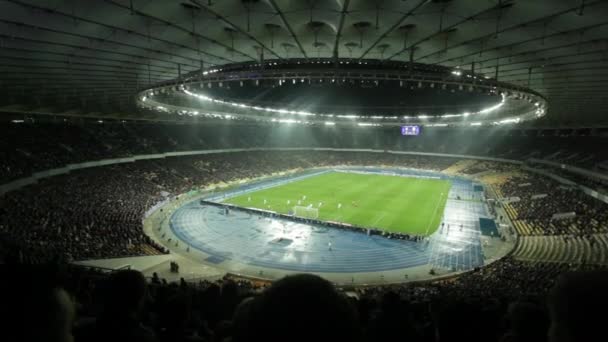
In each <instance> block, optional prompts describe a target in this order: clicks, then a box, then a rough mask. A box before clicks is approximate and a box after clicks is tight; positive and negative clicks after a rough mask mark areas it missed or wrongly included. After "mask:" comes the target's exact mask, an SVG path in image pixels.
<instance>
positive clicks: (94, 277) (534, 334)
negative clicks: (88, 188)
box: [1, 258, 608, 342]
mask: <svg viewBox="0 0 608 342" xmlns="http://www.w3.org/2000/svg"><path fill="white" fill-rule="evenodd" d="M575 270H576V271H577V272H576V273H570V271H575ZM3 275H4V276H5V278H3V279H7V280H8V281H3V282H2V285H1V286H2V287H3V289H2V290H3V292H2V293H5V294H10V295H11V296H13V298H14V299H17V300H16V301H15V302H5V303H4V305H3V306H2V310H5V313H9V314H8V315H4V317H5V323H8V324H7V325H6V327H5V328H4V329H3V331H2V336H3V337H4V338H7V339H6V340H8V341H40V340H45V341H72V339H73V341H75V342H79V341H108V340H119V341H127V340H128V341H190V342H194V341H201V342H203V341H233V342H239V341H286V340H289V341H362V342H363V341H414V342H416V341H420V342H423V341H487V342H491V341H497V342H498V341H550V342H562V341H563V342H568V341H587V340H597V337H599V336H603V335H604V334H605V332H604V331H603V324H602V323H603V322H602V319H603V318H602V317H603V316H602V315H601V312H603V310H604V309H605V307H606V305H608V296H607V295H606V291H605V288H606V286H608V278H607V277H608V274H607V271H606V270H605V269H604V270H602V269H599V268H598V267H596V266H585V265H583V266H577V267H576V268H573V267H571V266H569V265H565V264H533V263H528V262H522V261H517V260H514V259H511V258H505V259H502V260H500V261H497V262H495V263H494V264H492V265H490V266H487V267H484V268H480V269H476V270H474V271H471V272H470V273H467V274H464V275H461V276H459V277H457V278H453V279H448V280H442V281H436V282H430V283H411V284H401V285H396V284H395V285H385V286H367V287H359V288H352V287H348V288H336V287H334V286H333V285H332V284H330V283H329V282H327V281H325V280H323V279H322V278H319V277H317V276H314V275H294V276H288V277H286V278H283V279H281V280H278V281H276V282H274V283H272V284H271V283H266V282H260V281H249V280H245V279H239V278H234V277H230V276H227V277H225V278H223V279H221V280H218V281H213V282H211V281H197V282H186V281H184V280H183V279H182V280H181V281H179V282H177V283H168V282H167V281H166V280H164V279H160V278H159V277H158V276H157V275H156V274H154V275H153V277H152V278H151V279H148V280H146V279H145V278H144V277H143V275H142V274H141V273H139V272H137V271H133V270H122V271H115V272H112V273H109V274H108V273H104V272H101V271H96V270H91V269H85V268H79V267H73V266H71V267H68V266H65V265H59V266H57V265H56V266H53V267H49V266H44V267H41V266H39V267H31V266H24V265H20V266H18V267H16V268H14V269H12V268H11V269H8V270H7V269H5V270H3ZM32 312H35V314H32ZM594 334H596V335H594ZM597 334H599V335H597ZM600 340H601V338H600Z"/></svg>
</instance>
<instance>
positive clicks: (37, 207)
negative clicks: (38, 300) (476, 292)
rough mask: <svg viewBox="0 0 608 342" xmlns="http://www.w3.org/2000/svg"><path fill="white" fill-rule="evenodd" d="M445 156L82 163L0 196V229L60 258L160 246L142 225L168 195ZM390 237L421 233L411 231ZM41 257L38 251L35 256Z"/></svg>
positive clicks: (432, 163)
mask: <svg viewBox="0 0 608 342" xmlns="http://www.w3.org/2000/svg"><path fill="white" fill-rule="evenodd" d="M451 162H453V160H452V159H450V158H431V157H416V156H411V155H392V154H386V153H361V152H347V153H342V152H327V151H320V152H311V151H284V152H277V151H274V152H264V151H259V152H237V153H223V154H208V155H194V156H182V157H171V158H163V159H161V160H156V159H153V160H142V161H137V162H132V163H123V164H115V165H109V166H103V167H95V168H87V169H82V170H78V171H74V172H71V173H69V174H64V175H59V176H54V177H50V178H46V179H42V180H40V181H39V182H38V183H35V184H31V185H28V186H25V187H23V188H21V189H19V190H15V191H11V192H8V193H6V194H5V195H3V196H0V234H4V235H5V236H7V237H8V238H11V239H13V240H14V241H19V242H21V244H22V245H23V246H24V247H23V248H27V250H28V251H30V252H28V253H26V254H27V255H28V256H31V255H33V254H32V252H31V249H38V250H41V251H43V252H44V253H45V254H48V255H49V256H50V255H55V254H61V257H62V258H63V259H68V260H70V259H73V260H82V259H97V258H108V257H126V256H135V255H152V254H159V253H165V252H166V251H165V249H164V248H162V247H161V246H159V245H157V244H156V243H154V242H153V241H152V240H151V239H149V238H148V236H147V235H145V234H144V232H143V229H142V219H143V216H144V213H145V211H146V210H147V209H148V208H150V207H152V206H153V205H154V204H156V203H158V202H160V201H161V200H163V199H164V198H166V197H168V196H175V195H179V194H181V193H185V192H188V191H190V190H192V189H199V188H202V187H206V186H211V185H222V184H226V183H227V182H231V181H235V180H240V179H247V178H255V177H260V176H263V175H268V174H271V173H273V172H278V171H286V170H293V169H302V168H309V167H311V166H331V165H363V166H366V165H367V166H370V165H374V166H376V165H391V166H399V167H413V168H424V169H433V170H440V169H442V168H444V167H446V165H449V164H450V163H451ZM390 237H391V238H408V239H418V237H410V236H405V235H403V236H401V235H400V236H397V235H395V236H390ZM40 257H42V256H40Z"/></svg>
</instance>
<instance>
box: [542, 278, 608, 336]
mask: <svg viewBox="0 0 608 342" xmlns="http://www.w3.org/2000/svg"><path fill="white" fill-rule="evenodd" d="M607 289H608V272H607V271H592V272H577V273H569V274H566V275H564V276H562V277H561V278H560V279H559V281H558V282H557V284H556V285H555V286H554V287H553V289H552V290H551V294H550V296H549V303H548V304H549V316H550V318H551V327H550V329H549V341H550V342H570V341H598V340H605V339H606V326H605V325H606V320H605V315H604V314H603V312H604V311H605V310H606V308H607V307H608V291H607ZM602 336H603V337H602Z"/></svg>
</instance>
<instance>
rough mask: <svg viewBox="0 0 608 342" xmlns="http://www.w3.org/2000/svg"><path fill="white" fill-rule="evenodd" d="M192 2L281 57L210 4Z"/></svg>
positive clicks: (195, 0)
mask: <svg viewBox="0 0 608 342" xmlns="http://www.w3.org/2000/svg"><path fill="white" fill-rule="evenodd" d="M190 2H192V3H193V4H195V5H196V6H199V7H200V8H202V9H204V10H205V11H207V12H209V13H210V14H212V15H213V16H215V17H216V18H218V19H219V20H221V21H223V22H224V23H226V24H228V25H229V26H230V27H232V28H234V29H235V30H237V31H238V32H239V33H241V34H242V35H244V36H246V37H247V38H249V39H251V40H252V41H254V42H255V43H256V44H258V45H259V46H260V47H261V48H262V49H264V50H268V52H270V53H271V54H273V55H274V56H276V57H277V58H279V59H281V56H279V55H278V54H277V53H276V52H274V51H273V50H272V49H270V48H269V47H267V46H266V45H265V44H264V43H262V42H261V41H260V40H258V39H257V38H256V37H254V36H252V35H251V34H249V32H247V31H245V30H243V29H242V28H240V27H239V26H237V25H235V24H234V23H233V22H231V21H230V20H228V18H226V17H225V16H223V15H222V14H220V13H218V12H216V11H214V10H213V9H211V8H210V7H209V6H207V5H203V4H201V3H200V2H199V1H197V0H190Z"/></svg>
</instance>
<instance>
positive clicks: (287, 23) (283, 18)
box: [268, 0, 308, 59]
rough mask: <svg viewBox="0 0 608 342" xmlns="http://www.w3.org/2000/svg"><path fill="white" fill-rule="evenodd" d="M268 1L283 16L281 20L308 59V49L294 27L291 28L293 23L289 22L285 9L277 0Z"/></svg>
mask: <svg viewBox="0 0 608 342" xmlns="http://www.w3.org/2000/svg"><path fill="white" fill-rule="evenodd" d="M268 2H270V5H272V8H273V9H274V10H275V11H276V12H277V14H278V15H279V17H280V18H281V22H283V25H285V28H286V29H287V31H289V34H290V35H291V38H293V40H294V42H296V45H297V46H298V48H299V49H300V52H301V53H302V56H304V58H306V59H308V56H307V55H306V51H305V50H304V47H303V46H302V44H301V43H300V41H299V40H298V37H297V36H296V34H295V32H294V31H293V28H291V25H289V22H288V21H287V19H286V18H285V13H283V11H281V9H280V8H279V6H278V5H277V3H276V1H275V0H268Z"/></svg>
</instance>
